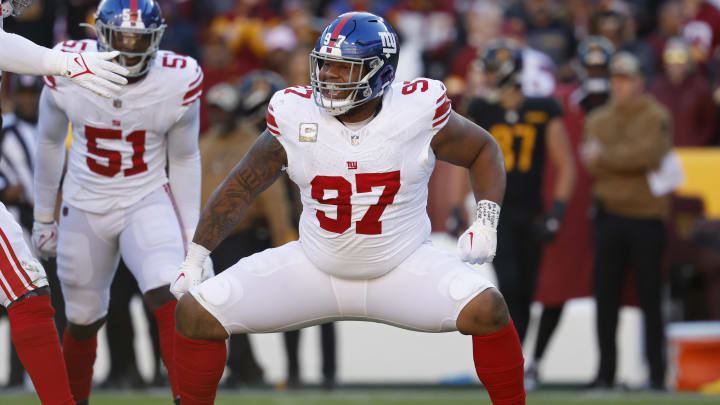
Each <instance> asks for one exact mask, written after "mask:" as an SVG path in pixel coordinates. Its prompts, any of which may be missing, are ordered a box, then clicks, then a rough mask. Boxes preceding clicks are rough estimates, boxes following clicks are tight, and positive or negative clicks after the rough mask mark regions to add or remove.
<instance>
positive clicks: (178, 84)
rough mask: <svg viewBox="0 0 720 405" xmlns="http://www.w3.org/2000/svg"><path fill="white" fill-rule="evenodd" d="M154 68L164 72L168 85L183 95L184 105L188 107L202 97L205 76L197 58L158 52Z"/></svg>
mask: <svg viewBox="0 0 720 405" xmlns="http://www.w3.org/2000/svg"><path fill="white" fill-rule="evenodd" d="M153 64H154V65H153V68H154V69H158V70H162V75H163V77H164V78H166V79H167V80H165V82H166V83H168V84H169V85H170V86H171V87H172V88H173V90H175V91H179V92H181V93H182V105H183V106H188V105H190V104H192V103H194V102H195V101H196V100H198V99H199V98H200V96H202V87H203V86H202V85H203V78H204V74H203V71H202V68H201V67H200V65H199V64H198V62H197V61H196V60H195V58H193V57H191V56H186V55H180V54H177V53H174V52H170V51H158V53H157V55H156V56H155V61H154V62H153Z"/></svg>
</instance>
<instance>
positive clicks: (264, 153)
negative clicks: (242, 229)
mask: <svg viewBox="0 0 720 405" xmlns="http://www.w3.org/2000/svg"><path fill="white" fill-rule="evenodd" d="M285 165H287V155H286V154H285V149H283V147H282V145H280V142H278V141H277V139H275V137H274V136H272V134H270V133H269V132H268V131H267V130H265V132H263V133H262V134H261V135H260V137H258V139H257V141H255V143H254V144H253V146H252V147H251V148H250V150H249V151H248V153H247V154H245V157H243V158H242V160H241V161H240V162H239V163H238V164H237V165H236V166H235V167H234V168H233V169H232V171H231V172H230V174H229V175H228V177H227V178H226V179H225V181H224V182H223V183H222V184H221V185H220V186H219V187H218V188H217V189H215V191H214V192H213V193H212V195H211V196H210V200H208V202H207V204H206V205H205V209H203V211H202V214H201V215H200V221H199V222H198V226H197V229H195V236H194V237H193V242H195V243H197V244H199V245H202V246H204V247H205V248H207V249H208V250H210V251H212V250H213V249H215V248H216V247H217V245H219V244H220V242H222V240H223V239H225V237H227V236H228V235H229V234H230V232H232V230H233V229H235V227H236V226H237V225H238V224H239V223H240V221H241V220H242V219H243V217H244V216H245V212H247V208H248V206H249V205H250V204H251V203H252V202H253V200H255V198H256V197H257V196H258V194H260V193H262V192H263V191H264V190H265V189H266V188H268V187H269V186H270V185H271V184H272V183H274V182H275V180H276V179H277V178H278V177H280V174H281V173H282V168H283V167H284V166H285Z"/></svg>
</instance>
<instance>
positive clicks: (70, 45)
mask: <svg viewBox="0 0 720 405" xmlns="http://www.w3.org/2000/svg"><path fill="white" fill-rule="evenodd" d="M53 49H55V50H57V51H62V52H74V53H83V52H97V41H95V40H94V39H81V40H79V41H74V40H67V41H63V42H59V43H57V44H56V45H55V46H54V47H53Z"/></svg>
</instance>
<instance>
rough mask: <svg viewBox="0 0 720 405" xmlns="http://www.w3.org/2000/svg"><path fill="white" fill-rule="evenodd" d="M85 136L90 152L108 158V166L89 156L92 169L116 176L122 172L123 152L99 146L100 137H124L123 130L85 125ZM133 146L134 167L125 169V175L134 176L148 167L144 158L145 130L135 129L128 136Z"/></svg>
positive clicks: (127, 138)
mask: <svg viewBox="0 0 720 405" xmlns="http://www.w3.org/2000/svg"><path fill="white" fill-rule="evenodd" d="M85 138H86V139H87V149H88V153H92V154H93V155H95V156H100V157H103V158H106V159H107V160H108V164H107V166H105V165H102V164H100V163H99V162H98V161H97V160H95V159H93V158H91V157H90V156H88V157H87V159H86V161H87V165H88V168H90V171H92V172H93V173H97V174H99V175H101V176H106V177H114V176H115V175H116V174H118V173H119V172H120V166H121V165H122V154H120V152H118V151H116V150H109V149H103V148H99V147H98V146H97V140H98V139H122V131H120V130H119V129H106V128H94V127H88V126H86V127H85ZM125 140H126V141H127V142H130V143H131V144H132V147H133V155H132V163H133V165H132V167H130V168H128V169H125V170H123V175H124V176H132V175H135V174H139V173H142V172H144V171H147V169H148V167H147V164H146V163H145V161H144V160H143V155H144V154H145V131H133V132H131V133H130V134H129V135H128V136H127V137H125Z"/></svg>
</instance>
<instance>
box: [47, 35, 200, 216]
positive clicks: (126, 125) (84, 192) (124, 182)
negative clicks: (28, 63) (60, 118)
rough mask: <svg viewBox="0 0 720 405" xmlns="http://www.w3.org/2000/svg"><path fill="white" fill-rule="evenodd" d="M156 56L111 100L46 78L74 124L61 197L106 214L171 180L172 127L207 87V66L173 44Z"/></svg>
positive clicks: (87, 43) (70, 45) (81, 47)
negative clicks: (142, 75) (143, 72)
mask: <svg viewBox="0 0 720 405" xmlns="http://www.w3.org/2000/svg"><path fill="white" fill-rule="evenodd" d="M55 49H59V50H66V51H73V52H82V51H96V50H97V43H96V42H95V41H93V40H83V41H66V42H63V43H60V44H58V45H57V46H56V47H55ZM150 63H152V65H151V67H150V69H149V71H148V73H147V76H146V77H145V78H144V79H142V80H140V81H138V82H137V83H133V84H128V85H126V86H123V87H122V89H121V90H120V91H119V92H118V93H117V94H115V95H114V96H113V97H112V98H109V99H108V98H104V97H101V96H98V95H96V94H95V93H92V92H90V91H87V90H85V89H82V88H80V87H78V86H77V85H75V84H73V83H72V82H71V81H70V80H69V79H66V78H63V77H45V84H46V85H47V87H49V88H50V89H51V90H52V91H50V92H49V93H50V96H51V100H52V102H54V104H55V105H56V106H58V108H60V109H61V110H62V111H63V112H64V113H65V115H66V116H67V118H68V119H69V121H70V124H71V126H72V144H71V146H70V151H69V154H68V159H67V174H66V175H65V180H64V181H63V201H65V202H67V203H69V204H71V205H72V206H74V207H76V208H79V209H82V210H85V211H89V212H93V213H97V214H103V213H106V212H109V211H111V210H114V209H120V208H126V207H129V206H131V205H132V204H134V203H135V202H137V201H139V200H140V199H142V198H143V197H145V196H146V195H148V194H150V193H151V192H152V191H154V190H156V189H157V188H158V187H161V186H162V185H163V184H165V183H167V182H168V178H167V174H166V171H165V167H166V164H167V136H166V134H167V133H168V131H169V130H170V129H171V128H172V127H173V125H174V124H175V123H176V122H177V121H178V120H179V119H180V117H182V116H183V114H185V112H186V111H187V110H188V108H190V106H191V104H192V103H193V102H195V101H196V100H197V99H198V98H199V97H200V95H201V94H202V78H203V73H202V70H201V69H200V67H199V66H198V64H197V62H196V61H195V60H194V59H193V58H191V57H187V56H181V55H177V54H174V53H172V52H167V51H158V53H157V55H156V57H155V59H154V60H153V61H152V62H150ZM57 130H58V131H64V130H65V129H64V128H58V129H57ZM193 135H194V134H193ZM188 136H191V134H188Z"/></svg>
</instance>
